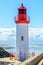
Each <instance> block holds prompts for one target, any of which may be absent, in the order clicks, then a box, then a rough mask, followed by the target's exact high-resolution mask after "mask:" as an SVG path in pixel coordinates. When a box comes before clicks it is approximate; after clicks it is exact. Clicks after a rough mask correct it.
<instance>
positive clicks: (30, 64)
mask: <svg viewBox="0 0 43 65" xmlns="http://www.w3.org/2000/svg"><path fill="white" fill-rule="evenodd" d="M42 58H43V53H41V54H38V55H37V56H34V57H32V58H30V59H28V60H26V61H24V62H23V63H21V65H37V64H38V63H39V62H40V60H41V59H42Z"/></svg>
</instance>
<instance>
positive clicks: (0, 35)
mask: <svg viewBox="0 0 43 65" xmlns="http://www.w3.org/2000/svg"><path fill="white" fill-rule="evenodd" d="M12 34H16V29H15V28H0V41H6V40H7V39H8V38H9V35H12Z"/></svg>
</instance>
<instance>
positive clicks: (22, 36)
mask: <svg viewBox="0 0 43 65" xmlns="http://www.w3.org/2000/svg"><path fill="white" fill-rule="evenodd" d="M15 23H16V46H17V57H18V58H19V60H20V61H24V60H25V59H27V58H28V52H29V44H28V40H29V39H28V24H29V20H27V15H26V8H25V7H24V6H23V4H22V5H21V7H20V8H18V19H17V20H15Z"/></svg>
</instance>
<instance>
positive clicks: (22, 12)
mask: <svg viewBox="0 0 43 65" xmlns="http://www.w3.org/2000/svg"><path fill="white" fill-rule="evenodd" d="M15 22H16V24H21V23H24V24H28V23H29V20H27V14H26V8H25V7H24V5H23V4H21V6H20V8H18V19H17V20H15Z"/></svg>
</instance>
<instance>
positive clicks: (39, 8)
mask: <svg viewBox="0 0 43 65" xmlns="http://www.w3.org/2000/svg"><path fill="white" fill-rule="evenodd" d="M21 3H23V4H24V6H25V7H26V8H27V15H28V16H30V24H29V26H30V27H35V28H36V27H39V28H40V27H43V0H0V28H14V27H15V26H16V25H15V23H14V16H16V17H17V14H18V11H17V8H18V7H19V6H20V5H21Z"/></svg>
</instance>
